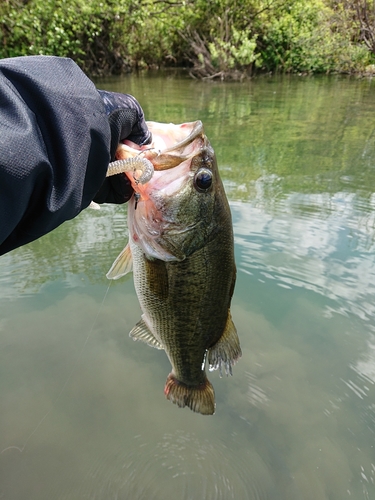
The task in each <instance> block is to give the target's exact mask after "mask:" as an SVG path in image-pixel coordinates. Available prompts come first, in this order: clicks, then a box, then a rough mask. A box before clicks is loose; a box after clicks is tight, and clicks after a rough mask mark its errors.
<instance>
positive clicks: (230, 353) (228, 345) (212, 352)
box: [208, 311, 242, 375]
mask: <svg viewBox="0 0 375 500" xmlns="http://www.w3.org/2000/svg"><path fill="white" fill-rule="evenodd" d="M241 355H242V352H241V347H240V341H239V338H238V335H237V330H236V327H235V326H234V324H233V321H232V316H231V314H230V311H228V318H227V323H226V325H225V328H224V332H223V334H222V336H221V337H220V339H219V340H218V341H217V342H216V344H214V345H213V346H212V347H210V349H209V350H208V364H209V370H210V371H212V370H217V369H219V371H220V375H222V366H223V365H224V370H225V373H226V374H227V375H229V374H230V375H232V366H233V365H234V364H235V363H236V361H237V360H238V358H240V357H241Z"/></svg>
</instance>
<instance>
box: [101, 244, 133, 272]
mask: <svg viewBox="0 0 375 500" xmlns="http://www.w3.org/2000/svg"><path fill="white" fill-rule="evenodd" d="M132 270H133V258H132V252H131V250H130V245H129V243H128V244H127V245H126V247H125V248H124V250H123V251H122V252H121V253H120V255H119V256H118V257H117V259H116V260H115V261H114V263H113V264H112V267H111V269H110V270H109V271H108V273H107V274H106V276H107V278H108V279H109V280H118V279H119V278H121V277H122V276H125V274H127V273H130V272H131V271H132Z"/></svg>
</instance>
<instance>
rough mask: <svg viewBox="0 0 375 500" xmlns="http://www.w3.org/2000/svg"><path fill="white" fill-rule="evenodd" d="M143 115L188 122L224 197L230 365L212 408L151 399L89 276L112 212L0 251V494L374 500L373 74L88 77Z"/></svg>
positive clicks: (100, 282)
mask: <svg viewBox="0 0 375 500" xmlns="http://www.w3.org/2000/svg"><path fill="white" fill-rule="evenodd" d="M97 83H98V87H100V88H105V89H108V90H117V91H122V92H129V93H132V94H133V95H135V96H136V97H137V98H138V100H139V101H140V102H141V104H142V106H143V108H144V110H145V114H146V117H147V119H150V120H156V121H166V122H175V123H180V122H183V121H190V120H196V119H201V120H202V121H203V123H204V126H205V131H206V133H207V135H208V137H209V138H210V140H211V143H212V145H213V147H214V149H215V151H216V153H217V156H218V163H219V167H220V171H221V174H222V178H223V181H224V184H225V188H226V191H227V195H228V198H229V201H230V205H231V209H232V213H233V224H234V232H235V244H236V247H235V251H236V260H237V267H238V280H237V285H236V289H235V294H234V298H233V304H232V314H233V319H234V322H235V324H236V326H237V329H238V332H239V336H240V340H241V344H242V350H243V357H242V358H241V360H240V361H239V363H238V364H237V365H236V366H235V367H234V370H233V371H234V375H233V377H228V378H227V377H223V378H220V377H219V374H218V373H217V372H213V373H211V374H210V375H209V376H210V380H211V381H212V383H213V385H214V388H215V392H216V400H217V409H216V414H215V415H214V416H213V417H204V416H201V415H197V414H195V413H193V412H191V411H190V410H188V409H179V408H177V407H176V406H175V405H173V404H171V403H170V402H168V401H167V400H166V399H165V397H164V395H163V387H164V383H165V379H166V377H167V375H168V373H169V370H170V365H169V362H168V360H167V358H166V356H165V354H164V353H163V352H162V351H157V350H155V349H151V348H150V347H147V346H146V345H144V344H142V343H137V342H133V341H132V340H131V339H130V338H129V337H128V332H129V331H130V330H131V328H132V327H133V325H134V324H135V323H136V322H137V321H138V320H139V317H140V310H139V306H138V301H137V298H136V296H135V293H134V288H133V284H132V280H131V279H129V278H128V279H123V280H119V281H118V282H113V283H112V284H111V286H110V288H109V289H108V281H107V280H106V278H105V273H106V272H107V270H108V269H109V267H110V265H111V263H112V261H113V260H114V258H115V257H116V256H117V254H118V253H119V251H120V250H121V249H122V248H123V246H124V245H125V243H126V238H127V226H126V207H112V206H104V207H102V209H101V210H100V211H93V210H86V211H85V212H84V213H82V214H81V215H80V216H79V217H78V218H76V219H75V220H74V221H70V222H67V223H65V224H64V225H63V226H61V227H60V228H59V229H58V230H56V231H54V232H53V233H51V234H50V235H47V236H45V237H44V238H42V239H41V240H39V241H36V242H34V243H32V244H30V245H28V246H26V247H23V248H21V249H18V250H16V251H14V252H12V253H10V254H7V255H5V256H3V257H1V258H0V394H1V412H0V451H1V454H0V498H2V499H9V500H16V499H17V500H44V499H45V500H51V499H53V500H55V499H64V500H68V499H69V500H70V499H74V500H75V499H77V500H82V499H90V500H93V499H98V500H99V499H100V500H112V499H118V500H125V499H126V500H127V499H129V500H138V499H141V500H143V499H145V500H179V499H181V500H185V499H194V500H195V499H205V500H221V499H223V500H227V499H236V500H275V499H277V500H342V499H345V498H348V500H352V499H356V500H357V499H374V498H375V484H374V481H375V448H374V446H375V385H374V384H375V321H374V314H375V301H374V291H375V256H374V249H375V248H374V235H375V194H374V192H375V82H372V81H369V80H354V79H346V78H314V79H310V78H299V77H293V78H279V79H278V78H262V79H259V80H254V81H251V82H246V83H225V84H223V83H202V82H196V81H191V80H189V79H186V78H184V77H181V76H178V75H177V76H176V75H173V74H162V75H160V74H159V75H154V76H138V77H137V76H129V77H125V78H123V79H109V80H102V81H99V82H97Z"/></svg>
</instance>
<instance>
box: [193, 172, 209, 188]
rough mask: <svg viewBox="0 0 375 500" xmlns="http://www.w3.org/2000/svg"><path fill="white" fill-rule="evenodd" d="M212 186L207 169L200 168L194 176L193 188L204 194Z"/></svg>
mask: <svg viewBox="0 0 375 500" xmlns="http://www.w3.org/2000/svg"><path fill="white" fill-rule="evenodd" d="M211 184H212V172H211V170H208V169H207V168H201V169H200V170H198V172H197V173H196V174H195V177H194V186H195V188H196V190H197V191H200V192H205V191H207V189H209V188H210V187H211Z"/></svg>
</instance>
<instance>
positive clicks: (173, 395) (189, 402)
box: [164, 373, 215, 415]
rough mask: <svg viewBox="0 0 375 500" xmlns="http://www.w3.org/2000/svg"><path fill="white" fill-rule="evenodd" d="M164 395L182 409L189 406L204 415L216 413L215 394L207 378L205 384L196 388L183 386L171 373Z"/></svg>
mask: <svg viewBox="0 0 375 500" xmlns="http://www.w3.org/2000/svg"><path fill="white" fill-rule="evenodd" d="M164 394H165V395H166V396H167V398H168V399H169V400H170V401H172V403H175V404H177V405H178V406H179V407H180V408H183V407H184V406H188V407H189V408H190V409H191V410H193V411H196V412H197V413H201V414H202V415H213V414H214V413H215V392H214V388H213V387H212V384H211V382H210V381H209V380H208V379H207V378H206V380H205V382H204V383H203V384H201V385H199V386H195V387H194V386H188V385H185V384H183V383H182V382H180V381H179V380H177V379H176V377H175V376H174V375H173V373H170V374H169V375H168V378H167V382H166V383H165V388H164Z"/></svg>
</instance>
